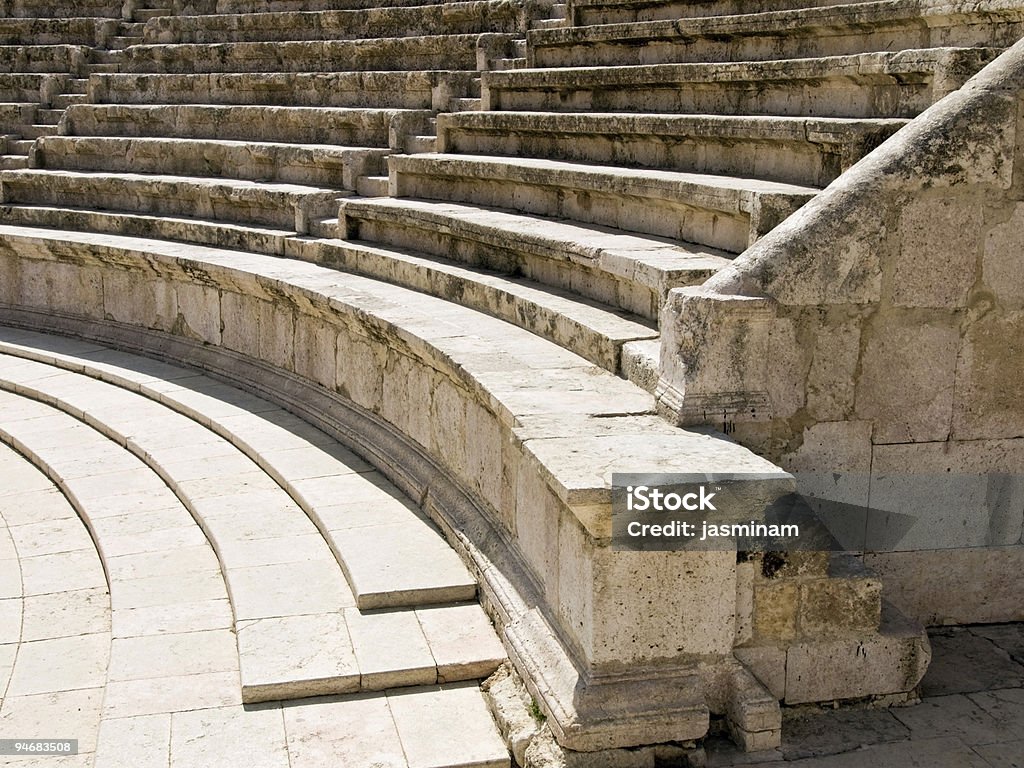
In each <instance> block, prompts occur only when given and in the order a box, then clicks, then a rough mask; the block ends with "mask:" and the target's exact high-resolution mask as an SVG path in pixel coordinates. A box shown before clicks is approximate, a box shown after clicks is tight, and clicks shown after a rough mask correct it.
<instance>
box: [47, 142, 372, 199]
mask: <svg viewBox="0 0 1024 768" xmlns="http://www.w3.org/2000/svg"><path fill="white" fill-rule="evenodd" d="M389 151H390V150H387V149H373V148H367V147H346V146H333V145H330V144H297V143H296V144H291V143H287V144H286V143H281V142H269V141H262V142H256V141H233V140H226V139H177V138H148V137H147V138H120V137H115V136H44V137H42V138H40V139H39V140H38V142H37V143H36V145H35V146H34V147H33V149H32V152H31V154H30V159H31V162H32V167H33V168H37V169H42V168H46V169H51V170H54V169H56V170H65V171H99V172H104V173H133V174H157V175H160V176H163V177H164V178H165V179H166V177H167V176H186V177H187V176H194V177H214V178H224V179H238V180H246V181H258V182H280V183H284V184H302V185H310V186H311V185H322V187H327V186H336V187H338V188H341V189H347V190H350V191H354V190H355V188H356V180H357V179H358V178H359V177H360V176H366V175H372V174H375V173H379V172H380V171H381V170H382V169H383V168H384V165H385V158H386V157H387V155H388V153H389Z"/></svg>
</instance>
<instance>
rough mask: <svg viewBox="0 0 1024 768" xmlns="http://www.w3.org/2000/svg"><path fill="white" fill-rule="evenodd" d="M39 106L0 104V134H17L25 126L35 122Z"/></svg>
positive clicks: (18, 103) (15, 103)
mask: <svg viewBox="0 0 1024 768" xmlns="http://www.w3.org/2000/svg"><path fill="white" fill-rule="evenodd" d="M38 110H39V106H38V105H37V104H34V103H31V102H29V103H26V102H11V103H6V104H4V103H0V132H3V133H17V132H18V131H20V130H21V128H22V127H23V126H25V125H31V124H32V123H34V122H35V121H36V113H37V112H38Z"/></svg>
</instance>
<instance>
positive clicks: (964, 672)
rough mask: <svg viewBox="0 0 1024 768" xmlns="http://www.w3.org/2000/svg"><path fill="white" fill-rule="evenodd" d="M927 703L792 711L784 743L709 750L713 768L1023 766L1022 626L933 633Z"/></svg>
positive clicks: (717, 743) (715, 745)
mask: <svg viewBox="0 0 1024 768" xmlns="http://www.w3.org/2000/svg"><path fill="white" fill-rule="evenodd" d="M929 634H930V636H931V640H932V651H933V654H934V655H933V660H932V664H931V667H930V668H929V670H928V674H927V675H926V676H925V678H924V681H923V682H922V701H921V703H920V704H918V705H916V706H909V707H897V708H892V709H842V710H834V711H826V712H822V711H820V710H809V709H795V710H790V711H788V712H787V713H786V720H785V724H784V726H783V729H782V747H781V748H779V749H776V750H771V751H769V752H759V753H755V754H748V755H744V754H741V753H737V751H736V749H735V748H734V747H732V746H731V745H730V744H729V743H728V742H726V741H725V740H724V739H723V740H714V741H713V742H712V743H711V744H709V746H708V761H707V762H708V768H720V767H724V766H746V767H747V768H770V767H774V768H778V766H780V765H785V766H787V767H789V766H792V768H918V767H920V768H1024V624H998V625H985V626H974V627H956V628H948V629H944V628H940V629H934V630H932V631H930V632H929Z"/></svg>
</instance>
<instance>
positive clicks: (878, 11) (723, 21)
mask: <svg viewBox="0 0 1024 768" xmlns="http://www.w3.org/2000/svg"><path fill="white" fill-rule="evenodd" d="M971 16H977V18H978V20H980V21H985V22H989V23H991V22H992V21H994V19H993V17H997V18H998V17H1002V18H1006V19H1010V20H1015V21H1021V20H1024V9H1022V8H1021V7H1020V5H1019V3H1015V2H1013V0H981V1H980V2H979V1H977V0H959V2H958V1H957V0H875V2H862V3H840V2H836V3H835V4H833V5H827V6H816V7H807V8H796V9H791V10H777V11H766V12H762V13H748V14H738V15H730V16H705V17H696V18H686V19H678V20H656V21H636V22H626V23H620V24H600V25H588V26H579V27H566V28H562V29H550V30H537V31H535V32H530V34H529V40H530V45H531V46H533V47H542V46H548V45H552V46H554V45H567V44H568V45H571V44H573V43H575V42H581V43H582V42H586V43H596V42H605V41H618V40H622V41H627V40H635V39H643V40H648V41H654V40H659V39H670V40H671V39H687V40H688V41H691V40H692V39H699V38H700V37H702V36H708V37H720V36H723V35H725V36H743V35H749V36H757V37H764V36H765V35H771V34H775V35H786V36H791V35H798V34H800V33H807V34H814V35H816V36H817V35H824V34H827V33H826V30H838V31H840V32H847V33H862V32H863V31H864V28H865V27H866V26H869V25H882V24H884V25H891V24H893V23H894V22H906V23H907V24H909V25H912V26H913V28H915V29H918V28H920V25H921V23H922V19H928V18H929V17H937V18H939V19H941V20H942V22H943V23H942V26H952V25H956V24H963V23H966V20H965V18H964V17H971ZM929 26H933V25H931V24H929Z"/></svg>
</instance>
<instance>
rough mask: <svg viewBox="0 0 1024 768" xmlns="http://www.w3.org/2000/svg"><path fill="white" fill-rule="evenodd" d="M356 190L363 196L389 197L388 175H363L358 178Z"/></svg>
mask: <svg viewBox="0 0 1024 768" xmlns="http://www.w3.org/2000/svg"><path fill="white" fill-rule="evenodd" d="M356 192H357V193H358V194H359V195H361V196H362V197H387V194H388V177H387V176H363V177H361V178H359V179H356Z"/></svg>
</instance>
